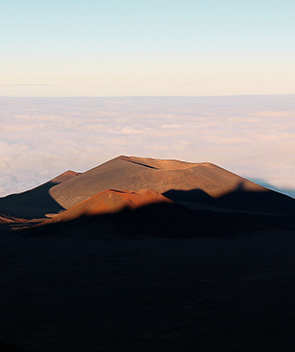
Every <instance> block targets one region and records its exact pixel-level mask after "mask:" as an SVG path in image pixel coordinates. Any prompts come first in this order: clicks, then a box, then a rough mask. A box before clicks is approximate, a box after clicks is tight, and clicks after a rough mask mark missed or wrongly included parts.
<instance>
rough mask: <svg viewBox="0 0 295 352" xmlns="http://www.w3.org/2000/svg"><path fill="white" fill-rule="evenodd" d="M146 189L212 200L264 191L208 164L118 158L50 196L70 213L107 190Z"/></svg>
mask: <svg viewBox="0 0 295 352" xmlns="http://www.w3.org/2000/svg"><path fill="white" fill-rule="evenodd" d="M145 188H149V189H154V190H155V191H157V192H159V193H164V192H167V191H170V190H182V191H187V190H192V189H197V190H202V191H203V192H205V193H207V194H208V195H209V196H211V197H220V196H222V195H224V194H226V193H229V192H233V191H235V190H236V189H240V188H242V189H243V190H247V191H266V189H265V188H264V187H262V186H259V185H257V184H255V183H253V182H250V181H248V180H246V179H244V178H242V177H240V176H238V175H235V174H233V173H231V172H229V171H227V170H225V169H222V168H220V167H218V166H216V165H214V164H211V163H187V162H183V161H177V160H159V159H151V158H138V157H132V156H130V157H127V156H119V157H117V158H115V159H112V160H110V161H108V162H106V163H104V164H101V165H99V166H97V167H95V168H94V169H91V170H89V171H87V172H85V173H83V174H82V175H80V176H79V177H76V178H73V179H71V180H69V181H67V182H63V183H62V184H59V185H56V186H55V187H52V188H51V189H50V195H51V196H52V198H53V199H54V200H55V201H56V202H57V203H59V204H60V205H61V206H62V207H64V208H66V209H69V208H71V207H72V206H74V205H77V204H78V203H80V202H82V201H84V200H86V199H88V198H90V197H92V196H93V195H95V194H97V193H99V192H102V191H104V190H106V189H124V190H128V191H139V190H140V189H145Z"/></svg>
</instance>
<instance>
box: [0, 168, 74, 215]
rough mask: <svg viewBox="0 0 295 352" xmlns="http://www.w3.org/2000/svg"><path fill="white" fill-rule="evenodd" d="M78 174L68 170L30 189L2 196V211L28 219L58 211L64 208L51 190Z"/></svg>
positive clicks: (0, 203) (0, 199)
mask: <svg viewBox="0 0 295 352" xmlns="http://www.w3.org/2000/svg"><path fill="white" fill-rule="evenodd" d="M77 176H79V174H78V173H76V172H74V171H66V172H64V173H63V174H61V175H59V176H57V177H55V178H54V179H52V180H50V181H48V182H46V183H44V184H42V185H40V186H38V187H36V188H33V189H31V190H29V191H26V192H22V193H18V194H12V195H9V196H7V197H4V198H0V212H2V213H4V214H9V215H12V216H16V217H24V218H27V219H32V218H39V217H44V216H45V215H46V214H47V213H57V212H59V211H60V210H62V209H63V208H62V207H61V206H60V205H59V204H58V203H57V202H56V201H55V200H54V199H52V197H51V196H50V194H49V190H50V189H51V188H52V187H53V186H55V185H57V184H60V183H62V182H65V181H68V180H70V179H72V178H76V177H77Z"/></svg>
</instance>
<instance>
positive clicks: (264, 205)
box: [163, 183, 295, 214]
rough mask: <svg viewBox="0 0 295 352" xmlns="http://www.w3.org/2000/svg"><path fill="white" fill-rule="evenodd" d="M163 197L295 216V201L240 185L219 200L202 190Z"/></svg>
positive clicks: (173, 192) (237, 209)
mask: <svg viewBox="0 0 295 352" xmlns="http://www.w3.org/2000/svg"><path fill="white" fill-rule="evenodd" d="M163 195H164V196H165V197H167V198H169V199H171V200H173V201H175V202H191V203H198V204H204V205H207V206H211V207H215V208H221V209H227V210H235V211H249V212H266V213H278V214H279V213H288V214H294V211H295V200H294V199H293V198H291V197H288V196H286V195H284V194H281V193H278V192H275V191H271V190H267V189H266V190H265V191H249V190H246V189H244V185H243V183H239V184H238V185H237V187H236V189H235V190H234V191H232V192H229V193H226V194H224V195H222V196H220V197H218V198H213V197H211V196H210V195H208V194H207V193H206V192H204V191H202V190H200V189H193V190H189V191H182V190H170V191H168V192H165V193H163Z"/></svg>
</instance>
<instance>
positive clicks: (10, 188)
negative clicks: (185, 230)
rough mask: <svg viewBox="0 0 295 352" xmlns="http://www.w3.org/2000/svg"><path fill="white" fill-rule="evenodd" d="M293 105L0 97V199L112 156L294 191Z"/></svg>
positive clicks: (264, 99) (259, 100) (284, 100)
mask: <svg viewBox="0 0 295 352" xmlns="http://www.w3.org/2000/svg"><path fill="white" fill-rule="evenodd" d="M294 98H295V97H294V96H252V97H251V96H248V97H199V98H197V97H196V98H194V97H165V98H160V97H155V98H143V97H142V98H140V97H138V98H107V99H106V98H27V99H26V98H21V99H20V98H0V104H1V110H0V155H1V158H0V196H4V195H6V194H9V193H12V192H20V191H23V190H26V189H28V188H30V187H34V186H36V185H38V184H40V183H42V182H45V181H46V180H48V179H50V178H52V177H54V176H55V175H57V174H59V173H61V172H63V171H65V170H67V169H73V170H76V171H86V170H87V169H89V168H91V167H94V166H96V165H98V164H100V163H102V162H104V161H107V160H109V159H111V158H113V157H115V156H117V155H120V154H125V155H137V156H146V157H147V156H149V157H155V158H173V159H181V160H186V161H193V162H201V161H211V162H213V163H216V164H218V165H220V166H223V167H225V168H228V169H230V170H231V171H233V172H236V173H238V174H241V175H244V176H249V177H252V178H262V179H264V180H265V181H267V182H269V183H274V184H276V185H278V186H284V187H288V188H295V179H294V174H295V156H294V150H295V138H294V137H295V119H294V118H293V117H292V116H295V99H294Z"/></svg>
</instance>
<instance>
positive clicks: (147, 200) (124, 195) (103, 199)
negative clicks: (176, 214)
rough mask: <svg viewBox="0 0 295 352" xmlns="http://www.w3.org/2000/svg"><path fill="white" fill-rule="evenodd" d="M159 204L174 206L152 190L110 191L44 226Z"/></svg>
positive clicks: (79, 205) (47, 222)
mask: <svg viewBox="0 0 295 352" xmlns="http://www.w3.org/2000/svg"><path fill="white" fill-rule="evenodd" d="M157 203H168V204H172V203H173V202H172V201H171V200H170V199H168V198H166V197H164V196H163V195H162V194H161V193H158V192H156V191H154V190H151V189H143V190H140V191H138V192H130V191H118V190H113V189H108V190H105V191H103V192H100V193H98V194H96V195H95V196H93V197H91V198H89V199H87V200H85V201H83V202H81V203H79V204H77V205H76V206H74V207H72V208H70V209H68V210H66V211H65V212H63V213H61V214H58V215H56V216H55V217H53V218H52V219H49V220H46V221H45V222H43V225H45V224H50V223H55V222H65V221H69V220H73V219H77V218H79V217H81V216H96V215H103V214H115V213H118V212H120V211H122V210H124V209H127V208H128V209H130V210H132V209H133V210H134V209H137V208H140V207H144V206H148V205H151V204H157Z"/></svg>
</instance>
